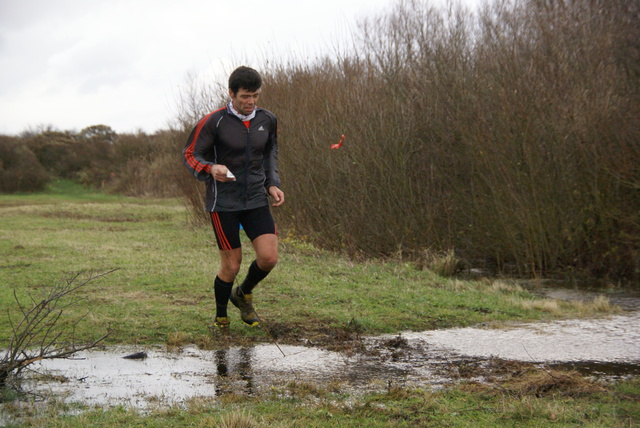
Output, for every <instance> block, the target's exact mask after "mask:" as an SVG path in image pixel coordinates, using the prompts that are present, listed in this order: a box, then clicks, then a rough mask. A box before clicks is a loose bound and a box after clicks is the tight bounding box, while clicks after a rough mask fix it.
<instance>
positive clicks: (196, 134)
mask: <svg viewBox="0 0 640 428" xmlns="http://www.w3.org/2000/svg"><path fill="white" fill-rule="evenodd" d="M182 153H183V156H184V164H185V166H186V167H187V168H188V169H189V171H190V172H191V173H192V174H193V175H194V176H195V177H196V178H197V179H198V180H200V181H206V182H207V195H206V209H207V210H208V211H212V212H213V211H219V212H224V211H240V210H246V209H253V208H258V207H261V206H264V205H268V204H269V197H268V194H267V189H268V188H269V187H270V186H277V187H280V177H279V175H278V137H277V121H276V117H275V116H274V115H273V114H272V113H271V112H269V111H267V110H264V109H261V108H256V115H255V117H254V118H253V119H251V121H250V122H249V125H248V127H247V126H246V125H245V122H243V121H242V120H240V118H238V117H237V116H235V115H234V114H233V113H231V112H230V111H229V110H228V107H223V108H221V109H219V110H216V111H214V112H211V113H209V114H208V115H207V116H205V117H204V118H203V119H201V120H200V122H198V124H197V125H196V127H195V128H194V129H193V131H191V135H190V136H189V139H188V140H187V143H186V145H185V147H184V150H183V152H182ZM215 164H219V165H224V166H226V167H227V168H229V170H230V171H231V172H232V173H233V175H235V176H236V181H230V182H226V183H221V182H219V181H216V180H214V179H213V177H212V176H211V174H210V171H211V166H213V165H215Z"/></svg>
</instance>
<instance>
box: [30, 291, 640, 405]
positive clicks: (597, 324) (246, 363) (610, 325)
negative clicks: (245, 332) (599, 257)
mask: <svg viewBox="0 0 640 428" xmlns="http://www.w3.org/2000/svg"><path fill="white" fill-rule="evenodd" d="M627 303H629V306H628V307H627V309H628V311H627V312H625V313H624V314H621V315H614V316H609V317H606V318H602V319H580V320H563V321H555V322H545V323H527V324H513V325H510V326H509V327H505V328H501V329H490V328H485V327H482V326H480V327H473V328H458V329H449V330H436V331H426V332H406V333H401V334H396V335H385V336H378V337H370V338H364V339H362V340H361V346H360V347H359V348H358V352H357V353H353V352H350V353H344V352H332V351H328V350H324V349H319V348H314V347H307V346H291V345H279V346H278V345H276V344H261V345H256V346H252V347H230V348H228V349H222V350H201V349H198V348H197V347H194V346H189V347H185V348H183V349H181V350H178V351H167V350H166V349H165V348H164V347H163V346H157V347H146V348H140V347H136V348H131V347H114V348H109V349H104V350H92V351H87V352H81V353H78V354H77V355H76V356H75V358H74V359H67V360H48V361H43V362H40V363H37V364H33V372H31V373H30V375H28V376H26V378H25V380H24V381H23V384H22V385H23V388H24V389H25V390H28V391H33V392H37V393H39V394H42V395H43V396H45V397H51V396H56V397H61V398H62V399H63V400H65V401H67V402H80V403H84V404H85V405H88V406H96V407H109V406H116V405H122V406H125V407H133V408H137V409H152V408H158V407H165V406H181V405H184V404H186V403H188V402H189V401H190V400H192V399H196V398H215V397H219V396H221V395H224V394H227V393H234V394H246V395H260V394H264V393H276V394H286V390H287V385H288V384H290V383H291V382H297V383H305V384H310V385H318V386H321V387H323V388H327V387H331V388H332V389H336V390H340V391H343V392H350V393H356V394H357V393H363V392H369V391H381V390H385V389H387V388H389V387H391V386H405V387H421V388H425V389H438V388H440V387H442V386H443V385H446V384H449V383H453V382H457V381H459V380H460V379H461V378H465V379H477V380H483V376H491V375H492V373H491V370H492V369H491V367H492V366H495V365H496V362H497V361H498V362H509V361H518V362H525V363H532V364H538V365H545V366H562V367H568V368H575V369H577V370H580V371H582V372H583V373H585V374H589V375H594V376H598V377H605V378H621V377H626V376H629V375H638V374H640V310H638V309H639V308H640V305H639V304H638V303H640V300H637V299H636V300H633V301H629V302H627ZM140 352H144V353H145V354H146V358H144V359H126V358H123V357H125V356H128V355H130V354H133V353H140ZM470 367H471V368H473V369H472V370H467V369H468V368H470ZM43 375H46V376H43Z"/></svg>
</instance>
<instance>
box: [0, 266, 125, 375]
mask: <svg viewBox="0 0 640 428" xmlns="http://www.w3.org/2000/svg"><path fill="white" fill-rule="evenodd" d="M116 270H118V269H112V270H110V271H108V272H105V273H101V274H95V275H91V276H90V277H89V278H88V279H86V280H84V281H80V282H79V281H78V278H79V277H80V273H78V274H75V275H73V276H72V277H71V278H69V279H68V280H67V281H66V283H61V284H58V285H56V286H55V287H53V288H52V289H50V290H49V291H48V293H45V294H44V295H43V296H42V297H41V298H34V297H33V296H31V295H29V296H28V299H29V302H30V303H29V304H24V303H22V302H21V301H20V299H19V298H18V295H17V293H16V291H15V290H14V293H13V297H14V300H15V302H16V306H17V308H18V313H19V314H20V317H21V318H20V320H19V321H15V320H14V319H13V317H12V316H11V314H9V324H10V326H11V330H12V332H13V334H12V337H11V339H10V340H9V344H8V346H6V347H3V348H4V349H6V352H5V353H4V354H3V355H2V356H1V357H0V386H4V385H6V381H7V379H8V378H9V376H10V375H12V374H13V375H14V376H18V375H19V374H20V373H21V372H22V370H24V369H25V368H26V367H27V366H29V365H30V364H33V363H35V362H37V361H42V360H47V359H54V358H69V357H71V356H72V355H73V354H75V353H76V352H79V351H84V350H87V349H91V348H93V347H95V346H97V345H98V344H99V343H100V342H102V341H103V340H104V339H105V338H107V337H108V336H109V333H108V332H107V333H105V334H103V335H102V336H101V337H100V338H98V339H96V340H92V341H89V342H85V343H82V344H80V343H76V336H75V327H72V328H71V331H67V330H65V326H64V325H62V323H61V320H62V319H63V317H64V315H65V311H66V310H67V309H69V308H71V307H73V306H75V305H77V304H78V302H79V301H80V300H82V298H81V297H76V296H73V294H74V293H75V292H77V291H78V290H79V289H80V288H82V287H84V286H86V285H87V284H89V283H90V282H91V281H93V280H95V279H98V278H102V277H104V276H106V275H108V274H110V273H112V272H114V271H116ZM65 298H66V300H64V299H65ZM85 316H86V314H85V315H83V316H82V317H80V319H83V318H85ZM65 339H66V340H65Z"/></svg>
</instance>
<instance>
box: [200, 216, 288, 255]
mask: <svg viewBox="0 0 640 428" xmlns="http://www.w3.org/2000/svg"><path fill="white" fill-rule="evenodd" d="M211 224H212V225H213V232H214V233H215V234H216V240H217V241H218V248H219V249H221V250H224V251H227V250H233V249H235V248H240V247H241V246H242V245H241V244H240V226H241V225H242V228H243V229H244V231H245V233H246V234H247V236H248V237H249V239H250V240H251V241H253V240H254V239H256V238H257V237H258V236H260V235H267V234H269V233H272V234H277V233H276V225H275V222H274V221H273V217H272V216H271V211H270V210H269V206H268V205H265V206H263V207H260V208H255V209H252V210H245V211H233V212H212V213H211Z"/></svg>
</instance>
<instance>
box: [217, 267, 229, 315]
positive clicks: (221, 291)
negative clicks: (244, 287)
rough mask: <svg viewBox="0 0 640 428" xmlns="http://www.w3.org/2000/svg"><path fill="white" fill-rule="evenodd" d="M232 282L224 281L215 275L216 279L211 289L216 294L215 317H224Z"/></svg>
mask: <svg viewBox="0 0 640 428" xmlns="http://www.w3.org/2000/svg"><path fill="white" fill-rule="evenodd" d="M231 286H233V283H232V282H226V281H223V280H221V279H220V278H219V277H218V276H216V280H215V282H214V283H213V291H214V293H215V296H216V317H226V316H228V315H227V304H228V303H229V296H231Z"/></svg>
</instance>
